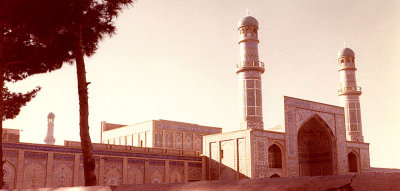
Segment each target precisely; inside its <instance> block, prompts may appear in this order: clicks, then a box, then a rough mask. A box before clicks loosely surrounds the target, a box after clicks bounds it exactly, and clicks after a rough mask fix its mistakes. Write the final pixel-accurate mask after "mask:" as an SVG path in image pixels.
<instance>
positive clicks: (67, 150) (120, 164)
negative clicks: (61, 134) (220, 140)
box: [3, 141, 205, 189]
mask: <svg viewBox="0 0 400 191" xmlns="http://www.w3.org/2000/svg"><path fill="white" fill-rule="evenodd" d="M93 147H94V150H93V154H94V158H95V161H96V169H95V173H96V176H97V180H98V185H121V184H145V183H167V182H188V181H198V180H205V165H204V164H205V158H204V157H202V156H200V155H199V153H198V152H195V151H187V150H183V151H179V152H176V151H175V150H171V149H156V148H138V147H132V146H117V145H104V144H93ZM3 149H4V153H5V161H6V162H5V164H4V172H5V175H4V178H5V182H6V185H7V187H8V188H10V189H15V188H16V189H21V188H39V187H68V186H83V185H84V179H83V161H82V155H81V150H80V143H79V142H69V141H66V142H65V146H49V145H38V144H28V143H11V142H3Z"/></svg>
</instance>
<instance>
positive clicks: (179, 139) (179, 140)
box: [175, 133, 183, 149]
mask: <svg viewBox="0 0 400 191" xmlns="http://www.w3.org/2000/svg"><path fill="white" fill-rule="evenodd" d="M175 148H177V149H182V148H183V134H182V133H175Z"/></svg>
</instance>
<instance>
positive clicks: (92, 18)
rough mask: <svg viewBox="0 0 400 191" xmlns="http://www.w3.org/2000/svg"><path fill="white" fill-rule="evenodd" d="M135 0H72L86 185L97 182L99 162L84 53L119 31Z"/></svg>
mask: <svg viewBox="0 0 400 191" xmlns="http://www.w3.org/2000/svg"><path fill="white" fill-rule="evenodd" d="M131 3H132V0H97V1H96V0H71V1H70V4H69V8H70V9H67V10H68V11H66V12H69V14H68V15H66V16H67V18H70V19H69V20H67V22H66V23H63V25H62V26H63V27H65V28H64V30H66V31H67V33H69V34H70V37H72V42H74V44H73V50H71V52H72V53H73V57H74V60H75V63H76V71H77V79H78V94H79V115H80V120H79V129H80V137H81V148H82V154H83V166H84V176H85V185H86V186H94V185H96V184H97V181H96V175H95V173H94V170H95V161H94V159H93V152H92V151H93V147H92V142H91V139H90V134H89V120H88V119H89V104H88V85H89V84H90V83H88V82H87V80H86V70H85V61H84V56H85V55H86V56H91V55H93V54H94V53H95V51H96V50H97V48H98V44H99V42H100V41H101V40H102V39H104V37H105V36H106V35H109V36H111V35H112V34H114V33H115V25H114V22H113V19H115V18H116V17H117V16H118V14H119V12H120V11H121V9H122V8H123V7H124V6H128V5H130V4H131Z"/></svg>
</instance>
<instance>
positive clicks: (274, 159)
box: [268, 144, 282, 168]
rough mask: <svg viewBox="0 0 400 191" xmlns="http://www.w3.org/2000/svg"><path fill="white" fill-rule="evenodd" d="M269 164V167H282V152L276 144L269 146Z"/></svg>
mask: <svg viewBox="0 0 400 191" xmlns="http://www.w3.org/2000/svg"><path fill="white" fill-rule="evenodd" d="M268 166H269V168H282V152H281V149H280V148H279V147H278V146H276V145H275V144H273V145H271V146H270V147H269V148H268Z"/></svg>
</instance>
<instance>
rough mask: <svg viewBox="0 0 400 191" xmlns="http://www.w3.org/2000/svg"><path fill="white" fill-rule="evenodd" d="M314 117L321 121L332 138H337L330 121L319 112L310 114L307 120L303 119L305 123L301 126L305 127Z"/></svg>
mask: <svg viewBox="0 0 400 191" xmlns="http://www.w3.org/2000/svg"><path fill="white" fill-rule="evenodd" d="M314 119H315V120H317V121H318V122H319V123H321V125H322V126H323V127H324V129H325V130H326V131H327V132H328V133H329V135H330V138H335V134H334V133H333V132H332V129H331V128H330V126H329V125H328V123H326V122H325V120H324V119H323V118H322V117H321V116H319V115H318V114H313V115H310V116H309V117H308V118H307V119H306V120H304V121H303V123H302V124H301V125H300V126H299V128H301V127H303V126H304V125H305V124H306V123H308V122H310V120H314ZM299 130H300V129H299Z"/></svg>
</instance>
